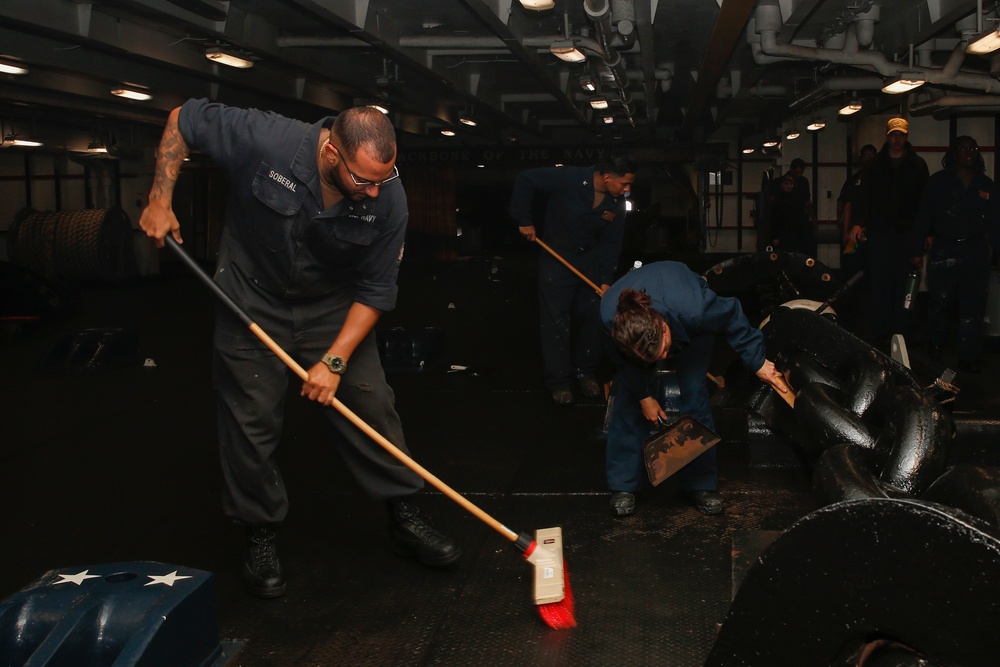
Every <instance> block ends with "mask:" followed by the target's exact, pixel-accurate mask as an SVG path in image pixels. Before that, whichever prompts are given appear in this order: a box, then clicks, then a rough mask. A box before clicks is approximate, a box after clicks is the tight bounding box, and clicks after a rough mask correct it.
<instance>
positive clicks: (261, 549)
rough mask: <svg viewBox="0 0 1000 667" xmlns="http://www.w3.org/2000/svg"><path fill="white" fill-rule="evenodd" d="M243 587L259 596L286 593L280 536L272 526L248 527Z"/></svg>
mask: <svg viewBox="0 0 1000 667" xmlns="http://www.w3.org/2000/svg"><path fill="white" fill-rule="evenodd" d="M243 587H244V588H246V591H247V593H250V595H255V596H257V597H259V598H280V597H281V596H282V595H284V594H285V588H286V587H285V574H284V573H283V572H282V571H281V563H280V562H278V537H277V535H276V534H275V532H274V528H273V527H271V526H253V527H249V528H247V549H246V553H245V554H244V556H243Z"/></svg>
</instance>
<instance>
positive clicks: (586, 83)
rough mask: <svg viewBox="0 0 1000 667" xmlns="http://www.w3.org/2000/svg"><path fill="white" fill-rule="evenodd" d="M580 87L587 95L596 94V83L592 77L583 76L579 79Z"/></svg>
mask: <svg viewBox="0 0 1000 667" xmlns="http://www.w3.org/2000/svg"><path fill="white" fill-rule="evenodd" d="M580 87H581V88H583V89H584V90H585V91H587V92H588V93H596V92H597V82H596V81H594V77H592V76H590V75H589V74H584V75H583V76H581V77H580Z"/></svg>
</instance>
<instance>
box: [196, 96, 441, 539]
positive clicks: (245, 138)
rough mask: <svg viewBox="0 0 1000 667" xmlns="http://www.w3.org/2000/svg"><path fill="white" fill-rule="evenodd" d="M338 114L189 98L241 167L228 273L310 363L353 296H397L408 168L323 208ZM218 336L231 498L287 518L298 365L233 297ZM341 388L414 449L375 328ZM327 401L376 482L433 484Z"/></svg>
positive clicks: (381, 427) (355, 458)
mask: <svg viewBox="0 0 1000 667" xmlns="http://www.w3.org/2000/svg"><path fill="white" fill-rule="evenodd" d="M332 122H333V119H332V118H327V119H325V120H323V121H321V122H318V123H315V124H311V125H310V124H306V123H302V122H299V121H296V120H291V119H288V118H284V117H282V116H279V115H277V114H274V113H270V112H262V111H257V110H252V109H250V110H245V109H235V108H231V107H226V106H223V105H220V104H213V103H209V102H208V101H207V100H190V101H188V102H186V103H185V104H184V105H183V107H182V108H181V112H180V117H179V119H178V125H179V128H180V132H181V135H182V136H183V137H184V141H185V142H186V143H187V144H188V146H190V147H191V148H196V149H198V150H200V151H202V152H204V153H206V154H207V155H209V156H210V157H211V158H212V159H213V160H214V161H215V162H216V163H217V164H219V165H220V166H222V167H223V168H224V169H225V170H226V171H227V173H228V174H229V182H230V192H229V198H228V202H227V206H226V224H225V228H224V229H223V233H222V239H221V247H220V252H219V261H218V266H217V268H216V271H215V281H216V282H217V283H218V284H219V285H220V286H221V287H222V288H223V289H224V290H225V291H226V293H228V294H229V296H230V297H232V298H233V299H234V300H235V301H236V303H237V304H239V306H240V307H241V308H243V310H244V311H246V312H247V313H248V314H249V316H250V318H251V319H252V320H253V321H255V322H256V323H257V324H258V325H260V327H261V328H262V329H263V330H264V331H266V332H267V333H268V334H269V335H270V336H271V338H273V339H274V340H275V341H276V342H277V343H278V345H280V346H281V347H282V348H284V349H285V351H287V352H288V353H289V354H290V355H291V356H292V357H294V358H295V359H296V360H297V361H299V363H301V364H302V365H303V366H304V367H306V368H309V367H311V366H313V365H314V364H315V363H316V362H317V361H319V359H320V357H321V356H322V355H323V354H324V353H326V351H327V350H328V349H329V347H330V345H331V344H332V342H333V341H334V339H335V338H336V337H337V334H338V332H339V331H340V328H341V326H342V325H343V323H344V320H345V319H346V316H347V311H348V309H349V308H350V307H351V304H352V303H354V302H358V303H363V304H366V305H368V306H370V307H372V308H375V309H378V310H380V311H388V310H391V309H392V308H393V307H394V306H395V302H396V294H397V287H396V276H397V274H398V271H399V263H400V261H401V260H402V255H403V240H404V235H405V232H406V222H407V217H408V212H407V206H406V195H405V194H404V192H403V186H402V184H401V183H400V182H399V180H398V179H397V180H394V181H390V182H389V183H386V184H384V185H383V186H382V187H381V188H380V189H379V190H380V192H379V196H378V197H377V198H375V199H371V198H366V199H364V200H362V201H360V202H354V201H351V200H350V199H348V198H345V199H343V200H342V201H340V202H338V203H337V204H335V205H334V206H332V207H330V208H329V209H327V210H323V205H322V202H323V196H322V193H321V191H320V180H319V175H318V173H317V165H316V160H317V157H316V156H317V150H318V146H319V136H320V131H321V129H322V128H323V127H324V126H326V127H329V126H330V125H332ZM214 346H215V352H214V362H213V379H214V384H215V389H216V395H217V415H218V436H219V449H220V456H221V459H222V471H223V479H224V486H223V509H224V511H225V513H226V515H227V516H230V517H232V518H233V519H235V520H236V521H238V522H240V523H243V524H246V525H261V524H266V523H273V522H277V521H281V520H283V519H284V518H285V515H286V514H287V511H288V496H287V494H286V491H285V486H284V483H283V481H282V477H281V473H280V471H279V470H278V466H277V463H276V462H275V458H274V454H275V450H276V449H277V446H278V442H279V440H280V438H281V430H282V423H283V417H284V404H285V396H286V394H287V391H288V381H289V371H288V369H287V368H286V367H285V365H284V364H283V363H282V362H281V361H280V360H279V359H278V358H277V357H276V356H275V355H274V354H273V353H272V352H270V351H269V350H268V349H267V348H266V347H265V346H264V345H263V344H262V343H261V342H260V341H259V340H258V339H257V337H256V336H254V335H253V333H251V332H250V331H249V330H248V329H247V327H246V325H244V324H243V323H242V322H241V321H240V320H239V319H237V318H236V317H235V316H233V315H232V314H231V313H230V312H229V311H228V310H227V309H226V308H225V307H223V306H218V307H217V309H216V326H215V342H214ZM337 398H338V399H340V401H341V402H343V403H344V404H345V405H346V406H347V407H348V408H350V409H351V410H352V411H354V412H355V413H357V414H358V416H360V417H361V418H362V419H363V420H365V421H366V422H367V423H368V424H370V425H371V426H372V427H373V428H374V429H375V430H376V431H378V432H380V433H381V434H383V435H384V436H385V437H386V438H387V439H388V440H389V441H390V442H392V443H393V444H395V445H396V446H398V447H399V448H401V449H403V450H404V451H406V449H405V448H406V443H405V442H404V439H403V431H402V427H401V425H400V422H399V417H398V415H397V414H396V411H395V408H394V405H393V404H394V395H393V392H392V389H391V388H390V387H389V386H388V384H386V381H385V374H384V373H383V370H382V366H381V363H380V361H379V358H378V349H377V346H376V342H375V336H374V332H372V333H371V334H369V336H368V337H367V338H366V339H365V340H364V341H363V342H362V343H361V345H359V346H358V348H357V349H356V350H355V351H354V353H353V354H352V356H351V358H350V360H349V362H348V364H347V371H346V372H345V373H344V376H343V378H342V380H341V382H340V387H339V389H338V390H337ZM321 409H322V412H323V414H324V416H325V418H326V420H327V421H328V422H329V423H330V425H331V427H332V433H333V435H334V442H335V444H336V446H337V450H338V452H339V453H340V455H341V456H342V458H343V459H344V461H345V463H346V464H347V466H348V468H349V469H350V471H351V472H352V473H353V474H354V476H355V478H356V479H357V481H358V483H359V484H360V486H361V487H362V488H363V489H364V490H365V491H366V492H368V493H369V494H370V495H372V496H373V497H376V498H393V497H400V496H408V495H412V494H414V493H416V492H417V491H418V490H419V489H421V488H422V487H423V481H422V480H421V479H420V478H419V477H418V476H417V475H416V474H415V473H413V472H412V471H410V470H409V469H408V468H406V467H405V466H403V465H402V464H401V463H399V462H397V461H396V460H395V459H394V458H392V457H390V456H389V455H388V454H387V453H386V452H385V451H384V450H383V449H382V448H381V447H379V446H378V445H377V444H375V443H374V442H373V441H372V440H371V439H370V438H368V437H367V436H365V435H363V434H362V433H361V432H360V431H359V430H358V429H357V428H355V427H354V426H353V425H352V424H351V423H350V422H348V421H347V420H346V419H345V418H344V417H343V416H341V415H340V413H339V412H337V411H336V410H335V409H334V408H332V407H324V408H321Z"/></svg>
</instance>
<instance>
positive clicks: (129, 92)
mask: <svg viewBox="0 0 1000 667" xmlns="http://www.w3.org/2000/svg"><path fill="white" fill-rule="evenodd" d="M111 94H112V95H117V96H118V97H124V98H125V99H127V100H136V101H138V102H145V101H146V100H151V99H153V96H152V95H150V94H149V93H147V92H146V91H145V90H141V89H139V88H138V87H134V86H133V87H127V86H122V87H120V88H112V90H111Z"/></svg>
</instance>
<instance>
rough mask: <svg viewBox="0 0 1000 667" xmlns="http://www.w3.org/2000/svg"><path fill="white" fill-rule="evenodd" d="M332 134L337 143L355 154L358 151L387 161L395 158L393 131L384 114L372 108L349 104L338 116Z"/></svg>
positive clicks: (351, 155)
mask: <svg viewBox="0 0 1000 667" xmlns="http://www.w3.org/2000/svg"><path fill="white" fill-rule="evenodd" d="M332 131H333V133H334V134H335V135H336V136H337V139H338V143H339V144H340V146H341V147H343V149H344V150H345V151H346V152H347V154H348V157H351V158H353V157H355V156H356V155H357V154H358V151H359V150H362V149H363V150H364V152H365V153H366V154H367V155H368V156H370V157H372V158H374V159H376V160H378V161H379V162H381V163H383V164H388V163H390V162H392V161H393V160H394V159H395V158H396V132H395V130H394V129H393V127H392V123H390V122H389V119H388V118H386V116H385V114H384V113H382V112H381V111H379V110H378V109H375V108H373V107H352V108H350V109H348V110H346V111H343V112H341V113H340V114H338V115H337V119H336V120H335V121H334V123H333V130H332Z"/></svg>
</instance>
